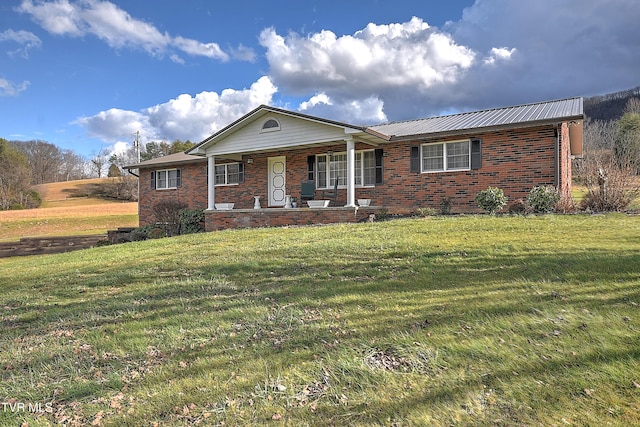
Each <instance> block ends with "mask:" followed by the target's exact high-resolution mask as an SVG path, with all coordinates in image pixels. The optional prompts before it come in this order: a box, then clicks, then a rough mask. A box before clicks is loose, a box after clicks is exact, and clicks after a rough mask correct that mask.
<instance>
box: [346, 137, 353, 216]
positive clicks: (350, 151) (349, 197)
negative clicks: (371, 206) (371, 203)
mask: <svg viewBox="0 0 640 427" xmlns="http://www.w3.org/2000/svg"><path fill="white" fill-rule="evenodd" d="M355 206H356V143H355V142H354V141H353V138H349V139H347V204H346V205H345V207H349V208H350V207H355Z"/></svg>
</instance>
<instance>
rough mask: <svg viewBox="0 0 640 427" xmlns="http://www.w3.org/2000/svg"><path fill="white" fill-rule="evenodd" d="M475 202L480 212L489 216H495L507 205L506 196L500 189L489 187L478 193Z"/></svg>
mask: <svg viewBox="0 0 640 427" xmlns="http://www.w3.org/2000/svg"><path fill="white" fill-rule="evenodd" d="M475 201H476V203H477V204H478V206H479V207H480V208H481V209H482V210H484V211H485V212H487V213H488V214H490V215H495V213H496V212H498V211H499V210H500V209H502V208H503V207H504V206H505V205H506V204H507V196H505V195H504V192H503V191H502V190H501V189H500V188H495V187H489V188H487V189H486V190H482V191H481V192H479V193H478V194H477V195H476V198H475Z"/></svg>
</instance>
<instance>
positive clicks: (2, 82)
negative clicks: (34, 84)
mask: <svg viewBox="0 0 640 427" xmlns="http://www.w3.org/2000/svg"><path fill="white" fill-rule="evenodd" d="M29 84H30V82H29V81H28V80H25V81H23V82H22V83H13V82H10V81H9V80H7V79H3V78H1V77H0V96H15V95H17V94H19V93H20V92H22V91H24V90H26V89H27V88H28V87H29Z"/></svg>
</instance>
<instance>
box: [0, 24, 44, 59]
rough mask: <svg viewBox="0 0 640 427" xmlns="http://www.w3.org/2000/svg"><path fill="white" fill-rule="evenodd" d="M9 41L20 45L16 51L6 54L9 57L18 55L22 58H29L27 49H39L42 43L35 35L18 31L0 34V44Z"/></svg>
mask: <svg viewBox="0 0 640 427" xmlns="http://www.w3.org/2000/svg"><path fill="white" fill-rule="evenodd" d="M4 41H10V42H15V43H18V44H20V45H21V47H20V48H19V49H17V50H13V51H9V52H7V53H8V54H9V55H12V56H13V55H19V56H21V57H23V58H28V57H29V49H32V48H34V47H40V46H41V45H42V41H41V40H40V38H39V37H38V36H36V35H35V34H33V33H31V32H29V31H24V30H19V31H14V30H11V29H9V30H6V31H3V32H1V33H0V42H4Z"/></svg>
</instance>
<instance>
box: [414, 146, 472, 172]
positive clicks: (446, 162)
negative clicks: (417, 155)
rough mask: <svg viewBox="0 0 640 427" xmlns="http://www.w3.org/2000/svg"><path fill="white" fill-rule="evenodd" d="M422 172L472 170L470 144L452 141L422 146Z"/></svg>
mask: <svg viewBox="0 0 640 427" xmlns="http://www.w3.org/2000/svg"><path fill="white" fill-rule="evenodd" d="M421 147H422V156H421V159H422V162H421V164H422V172H445V171H462V170H469V169H471V150H470V149H469V147H470V142H469V141H468V140H467V141H452V142H442V143H438V144H422V146H421Z"/></svg>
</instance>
